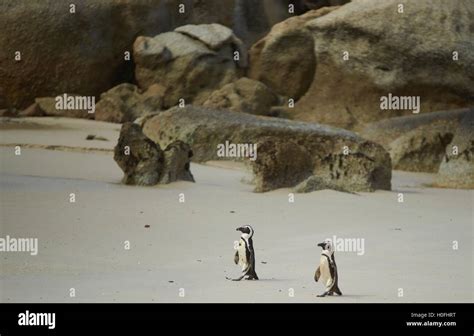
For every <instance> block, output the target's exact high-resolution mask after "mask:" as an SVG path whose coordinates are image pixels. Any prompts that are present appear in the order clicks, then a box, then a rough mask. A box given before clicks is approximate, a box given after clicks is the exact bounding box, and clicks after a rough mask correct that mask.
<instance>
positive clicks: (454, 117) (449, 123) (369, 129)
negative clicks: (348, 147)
mask: <svg viewBox="0 0 474 336" xmlns="http://www.w3.org/2000/svg"><path fill="white" fill-rule="evenodd" d="M472 111H474V109H472V108H471V109H469V108H467V109H459V110H449V111H438V112H432V113H424V114H417V115H410V116H405V117H395V118H389V119H384V120H380V121H377V122H373V123H369V124H367V125H365V127H364V128H363V129H362V130H361V131H360V132H359V133H360V135H361V136H362V137H364V138H366V139H369V140H371V141H374V142H377V143H379V144H381V145H383V146H384V147H386V148H388V146H389V145H390V143H392V142H393V141H394V140H396V139H398V138H399V137H401V136H403V135H404V134H407V133H409V132H411V131H413V130H416V129H417V128H419V127H426V128H429V127H433V128H435V127H436V128H440V127H442V128H443V129H445V130H446V131H449V132H451V133H455V131H456V129H457V128H458V127H459V125H460V123H461V120H462V119H463V118H465V117H466V116H467V115H468V113H470V112H472Z"/></svg>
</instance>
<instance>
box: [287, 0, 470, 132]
mask: <svg viewBox="0 0 474 336" xmlns="http://www.w3.org/2000/svg"><path fill="white" fill-rule="evenodd" d="M399 4H402V5H403V6H404V7H403V13H399V12H398V9H399V6H398V5H399ZM473 17H474V2H472V1H469V0H458V1H443V0H419V1H407V0H403V1H401V0H386V1H378V0H355V1H352V2H351V3H348V4H347V5H344V6H341V7H340V8H338V9H336V10H334V11H332V12H331V13H329V14H327V15H324V16H321V17H319V18H316V19H314V20H311V21H309V22H307V24H306V28H307V29H309V30H310V31H311V33H312V35H313V38H314V45H315V52H316V60H317V66H316V73H315V76H314V81H313V83H312V85H311V87H310V89H309V90H308V91H307V93H306V94H305V96H304V97H302V98H301V99H300V100H299V101H298V103H297V104H296V107H295V109H294V114H293V117H294V118H295V119H299V120H305V121H313V122H320V123H324V124H331V125H335V126H339V127H344V128H349V129H359V128H360V127H362V126H363V125H364V124H365V123H368V122H373V121H376V120H380V119H385V118H390V117H396V116H402V115H407V114H411V113H412V110H411V109H403V110H381V108H380V98H381V96H387V95H388V94H389V93H391V94H392V95H394V96H419V97H420V98H421V113H425V112H433V111H439V110H448V109H456V108H461V107H467V106H472V104H473V103H474V77H473V76H472V74H473V73H474V49H473V48H472V39H473V30H472V29H473V28H472V21H473ZM301 50H303V49H301ZM345 51H347V52H348V54H347V56H348V59H347V60H345V58H344V52H345ZM454 52H457V53H458V56H459V58H458V60H453V57H454V58H456V57H455V55H454V54H453V53H454Z"/></svg>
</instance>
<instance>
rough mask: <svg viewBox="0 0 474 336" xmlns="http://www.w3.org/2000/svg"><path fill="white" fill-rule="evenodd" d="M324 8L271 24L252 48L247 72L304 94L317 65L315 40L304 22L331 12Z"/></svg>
mask: <svg viewBox="0 0 474 336" xmlns="http://www.w3.org/2000/svg"><path fill="white" fill-rule="evenodd" d="M329 11H331V10H329V9H327V8H325V9H322V10H320V11H311V12H308V13H306V14H305V15H302V16H296V17H292V18H289V19H287V20H285V21H283V22H281V23H279V24H276V25H275V26H274V27H272V30H271V31H270V33H268V35H266V36H265V37H264V38H262V39H261V40H259V41H258V42H257V43H255V44H254V45H253V46H252V48H251V49H250V51H249V70H248V72H247V76H248V77H249V78H252V79H256V80H258V81H261V82H263V83H265V84H266V85H267V86H268V87H270V88H271V89H272V90H274V91H275V92H276V93H278V94H279V95H282V96H287V97H291V98H293V99H295V100H297V99H299V98H300V97H301V96H303V95H304V94H305V92H306V91H307V90H308V88H309V87H310V85H311V83H312V82H313V76H314V72H315V69H316V58H315V55H314V40H313V36H312V34H311V32H310V31H309V30H308V29H306V28H305V23H306V22H308V21H310V20H311V19H314V18H315V17H319V16H321V15H324V14H326V13H328V12H329Z"/></svg>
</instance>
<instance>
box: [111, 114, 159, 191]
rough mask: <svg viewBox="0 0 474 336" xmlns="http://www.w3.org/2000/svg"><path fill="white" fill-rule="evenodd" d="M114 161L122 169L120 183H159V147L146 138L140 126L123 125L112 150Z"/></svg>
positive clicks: (148, 184)
mask: <svg viewBox="0 0 474 336" xmlns="http://www.w3.org/2000/svg"><path fill="white" fill-rule="evenodd" d="M114 160H115V162H117V164H118V165H119V167H120V169H122V171H123V173H124V176H123V179H122V182H123V183H124V184H131V185H145V186H151V185H155V184H157V183H158V182H159V180H160V176H161V172H162V171H163V167H164V154H163V151H162V150H161V148H160V146H159V145H158V144H156V143H155V142H153V141H152V140H150V139H149V138H147V137H146V136H145V135H144V134H143V132H142V130H141V128H140V126H138V125H136V124H132V123H124V124H123V125H122V129H121V130H120V137H119V140H118V143H117V145H116V146H115V149H114Z"/></svg>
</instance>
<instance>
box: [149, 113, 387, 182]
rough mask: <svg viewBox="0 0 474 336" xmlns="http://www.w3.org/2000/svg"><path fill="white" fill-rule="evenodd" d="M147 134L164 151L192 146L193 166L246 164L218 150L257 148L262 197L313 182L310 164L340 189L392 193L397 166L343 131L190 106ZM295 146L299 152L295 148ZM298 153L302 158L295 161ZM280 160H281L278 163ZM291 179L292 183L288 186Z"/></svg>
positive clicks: (152, 124)
mask: <svg viewBox="0 0 474 336" xmlns="http://www.w3.org/2000/svg"><path fill="white" fill-rule="evenodd" d="M143 132H144V133H145V134H146V135H147V136H148V137H149V138H150V139H153V141H156V142H157V143H159V144H160V145H161V146H162V147H166V146H167V145H168V144H169V143H171V142H172V141H174V140H176V139H178V140H181V141H184V142H185V143H188V144H190V146H191V148H192V150H193V153H194V156H193V160H194V161H197V162H203V161H208V160H219V159H227V160H233V159H234V160H241V159H242V158H225V157H224V158H222V157H219V156H218V155H217V148H218V145H221V144H224V143H225V142H226V141H229V143H233V144H257V153H258V155H257V160H256V161H255V163H253V162H251V163H250V164H255V165H256V166H255V167H256V168H255V172H256V177H262V178H261V181H262V182H258V181H257V191H259V190H270V189H272V188H277V187H281V186H288V184H291V185H293V186H294V185H296V184H297V183H299V182H302V180H303V179H305V178H306V177H308V176H307V168H306V166H305V164H308V165H309V164H310V166H311V173H312V174H313V175H316V176H320V177H321V178H323V179H325V180H328V181H332V180H340V181H341V182H340V185H342V186H344V187H347V189H348V190H350V191H372V190H375V189H390V180H391V162H390V157H389V155H388V153H387V152H386V151H385V150H384V149H383V148H382V147H381V146H380V145H377V144H375V143H373V142H370V141H366V140H365V139H363V138H361V137H359V136H357V135H356V134H354V133H352V132H349V131H345V130H342V129H337V128H332V127H328V126H323V125H319V124H309V123H303V122H295V121H290V120H284V119H277V118H268V117H257V116H254V115H250V114H246V113H237V112H231V111H227V110H211V109H207V108H202V107H195V106H186V107H185V108H179V107H175V108H172V109H169V110H167V111H164V112H161V113H159V114H157V115H156V116H154V117H152V118H150V119H148V120H147V121H146V122H145V123H144V126H143ZM264 140H267V141H266V142H264V145H262V146H263V149H260V148H258V143H259V142H260V141H264ZM285 143H288V144H289V145H286V144H285ZM293 143H294V144H296V145H297V147H294V148H293V146H292V145H291V144H293ZM272 146H276V147H275V148H273V147H272ZM344 146H347V147H348V148H349V150H350V154H349V155H344V154H343V150H344ZM292 148H293V149H294V150H295V153H300V152H301V153H300V154H301V155H299V154H298V155H292V154H291V153H290V152H291V149H292ZM303 152H307V154H306V155H304V154H303ZM274 154H275V155H277V156H278V157H279V159H278V160H276V162H275V163H272V161H271V158H272V155H274ZM285 155H291V156H290V157H291V158H293V159H294V160H298V159H297V157H301V158H308V160H307V162H306V163H305V162H303V161H297V162H295V165H294V166H293V165H292V164H293V163H290V162H288V160H284V157H285ZM260 156H261V158H260ZM293 159H291V160H293ZM259 160H261V161H259ZM291 160H290V161H291ZM287 167H291V169H289V168H287ZM285 178H288V179H289V180H290V181H291V183H286V182H284V180H285Z"/></svg>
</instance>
